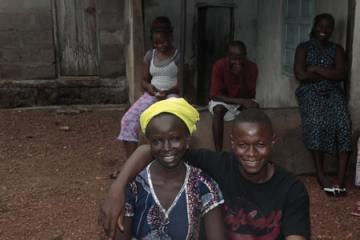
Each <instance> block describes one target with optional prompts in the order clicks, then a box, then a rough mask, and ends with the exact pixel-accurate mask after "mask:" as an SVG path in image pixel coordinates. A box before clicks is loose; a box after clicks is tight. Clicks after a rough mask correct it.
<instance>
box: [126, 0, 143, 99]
mask: <svg viewBox="0 0 360 240" xmlns="http://www.w3.org/2000/svg"><path fill="white" fill-rule="evenodd" d="M128 6H129V8H128V10H129V15H128V16H129V19H128V23H129V25H128V26H129V44H128V54H127V59H126V63H127V64H126V75H127V78H128V84H129V101H130V103H133V102H134V101H135V100H136V99H137V98H138V97H139V96H140V95H141V93H142V90H141V86H140V83H141V80H142V72H143V70H142V68H143V58H144V26H143V14H142V1H141V0H128Z"/></svg>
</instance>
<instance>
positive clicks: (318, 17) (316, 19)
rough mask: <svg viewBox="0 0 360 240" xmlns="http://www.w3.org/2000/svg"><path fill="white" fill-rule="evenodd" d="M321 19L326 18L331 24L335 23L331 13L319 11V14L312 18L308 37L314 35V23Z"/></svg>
mask: <svg viewBox="0 0 360 240" xmlns="http://www.w3.org/2000/svg"><path fill="white" fill-rule="evenodd" d="M323 19H328V20H329V21H330V22H331V24H332V25H333V26H334V25H335V19H334V17H333V16H332V15H331V14H329V13H321V14H319V15H316V16H315V18H314V21H313V25H312V28H311V32H310V34H309V35H310V38H314V37H315V26H316V24H318V23H319V22H320V21H322V20H323Z"/></svg>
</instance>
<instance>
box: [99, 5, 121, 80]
mask: <svg viewBox="0 0 360 240" xmlns="http://www.w3.org/2000/svg"><path fill="white" fill-rule="evenodd" d="M97 8H98V25H99V34H100V38H99V41H100V43H99V45H100V76H102V77H120V76H123V77H124V76H125V75H126V70H125V69H126V62H125V49H126V45H127V44H128V38H127V37H128V29H127V20H126V18H125V16H124V14H125V13H124V9H125V1H119V0H106V1H97Z"/></svg>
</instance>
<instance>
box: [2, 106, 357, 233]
mask: <svg viewBox="0 0 360 240" xmlns="http://www.w3.org/2000/svg"><path fill="white" fill-rule="evenodd" d="M120 115H121V112H120V111H118V110H107V111H104V110H102V111H99V110H92V111H84V109H82V110H75V111H74V110H71V109H70V110H69V109H67V110H65V111H56V110H52V111H44V110H41V111H39V110H37V111H24V110H0V179H1V182H0V239H2V240H8V239H14V240H21V239H26V240H38V239H39V240H66V239H95V240H100V239H103V234H102V230H101V228H100V227H99V226H98V225H97V215H98V210H99V205H100V203H101V202H102V200H103V199H104V196H105V195H106V193H107V190H108V187H109V186H110V184H111V182H112V180H110V179H107V178H106V177H107V175H108V174H109V173H110V172H111V171H113V170H114V169H115V168H116V167H119V166H120V165H121V163H122V161H124V156H123V152H122V150H121V147H120V144H119V143H118V142H117V141H116V140H115V137H116V135H117V133H118V128H119V117H120ZM301 179H302V180H303V181H304V182H305V184H306V186H307V188H308V190H309V193H310V198H311V222H312V238H313V239H323V240H330V239H334V240H335V239H336V240H342V239H347V240H350V239H353V240H359V239H360V217H353V216H351V215H350V212H351V210H352V208H353V207H354V203H355V201H356V200H360V190H359V189H355V188H354V187H353V184H352V183H353V177H351V176H350V177H349V178H348V189H349V194H348V196H347V197H345V198H339V199H334V198H329V197H327V196H326V195H325V194H323V193H322V192H321V191H320V189H319V187H318V186H317V184H316V181H315V179H314V177H312V176H301Z"/></svg>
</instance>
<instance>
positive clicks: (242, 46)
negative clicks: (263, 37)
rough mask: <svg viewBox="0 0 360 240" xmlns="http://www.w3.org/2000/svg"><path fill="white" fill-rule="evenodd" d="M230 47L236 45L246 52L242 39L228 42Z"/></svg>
mask: <svg viewBox="0 0 360 240" xmlns="http://www.w3.org/2000/svg"><path fill="white" fill-rule="evenodd" d="M232 47H236V48H238V49H240V50H244V52H245V53H246V46H245V44H244V43H243V42H242V41H231V42H230V43H229V49H230V48H232Z"/></svg>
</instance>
